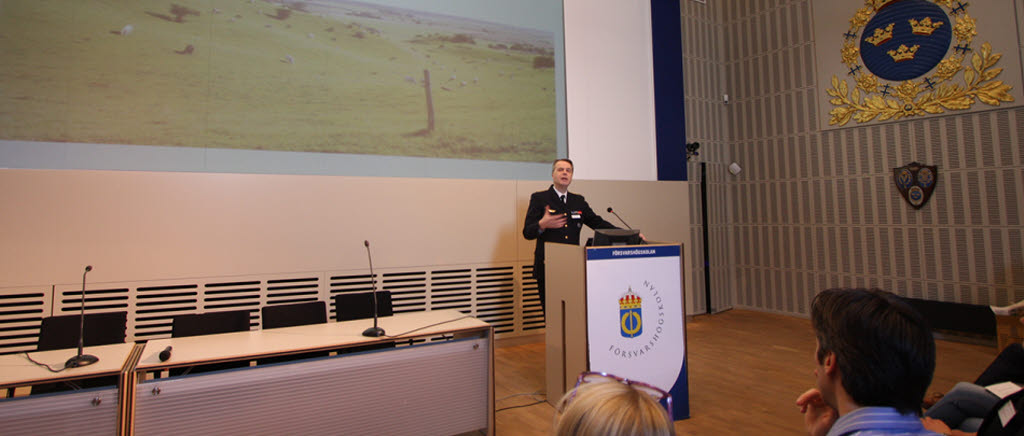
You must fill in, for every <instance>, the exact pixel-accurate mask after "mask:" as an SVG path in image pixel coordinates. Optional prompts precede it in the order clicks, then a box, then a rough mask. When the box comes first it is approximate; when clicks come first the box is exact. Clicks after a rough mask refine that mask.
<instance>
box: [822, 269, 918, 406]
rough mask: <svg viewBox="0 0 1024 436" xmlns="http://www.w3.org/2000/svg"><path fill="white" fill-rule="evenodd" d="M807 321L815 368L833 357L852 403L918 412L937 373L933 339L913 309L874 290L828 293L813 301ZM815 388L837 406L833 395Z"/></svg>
mask: <svg viewBox="0 0 1024 436" xmlns="http://www.w3.org/2000/svg"><path fill="white" fill-rule="evenodd" d="M811 321H812V323H813V325H814V332H815V335H816V336H817V339H818V350H817V360H818V364H819V365H821V364H822V363H823V362H824V361H825V359H826V358H827V357H829V355H830V354H831V355H832V358H833V359H834V363H835V366H836V367H838V370H839V371H838V372H839V378H840V380H841V385H842V386H841V387H842V389H843V390H844V391H845V393H846V394H847V395H848V396H849V397H850V398H851V399H852V400H853V402H854V403H856V404H857V405H859V407H876V406H881V407H892V408H895V409H897V410H899V411H900V413H904V414H908V413H915V414H920V408H921V400H922V399H923V398H924V395H925V390H926V389H928V385H930V384H931V381H932V373H933V372H934V370H935V341H934V339H933V338H932V332H931V329H930V328H929V327H928V325H927V323H926V322H925V320H924V318H923V317H922V316H921V315H920V314H919V313H918V312H917V311H916V310H914V309H913V308H911V307H910V306H909V305H908V304H907V303H906V302H904V301H903V300H901V299H900V298H899V297H897V296H896V295H893V294H891V293H889V292H885V291H881V290H878V289H827V290H825V291H822V292H821V293H820V294H818V295H817V296H816V297H815V298H814V302H813V305H812V307H811ZM820 380H821V376H819V381H820ZM820 384H821V383H820V382H819V385H820ZM819 388H821V390H822V394H823V397H824V398H825V400H826V402H828V403H830V405H832V406H833V407H836V405H835V404H834V403H835V401H836V398H835V392H826V389H825V388H824V387H821V386H819Z"/></svg>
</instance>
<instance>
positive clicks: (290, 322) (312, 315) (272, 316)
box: [261, 301, 327, 329]
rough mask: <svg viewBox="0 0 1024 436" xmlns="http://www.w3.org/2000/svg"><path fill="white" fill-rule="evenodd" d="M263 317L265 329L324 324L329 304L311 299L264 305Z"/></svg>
mask: <svg viewBox="0 0 1024 436" xmlns="http://www.w3.org/2000/svg"><path fill="white" fill-rule="evenodd" d="M261 318H262V320H263V328H265V329H275V328H278V327H292V326H297V325H308V324H324V323H326V322H327V304H326V303H324V302H323V301H311V302H308V303H297V304H277V305H271V306H263V309H262V310H261Z"/></svg>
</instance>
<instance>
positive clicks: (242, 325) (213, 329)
mask: <svg viewBox="0 0 1024 436" xmlns="http://www.w3.org/2000/svg"><path fill="white" fill-rule="evenodd" d="M246 330H249V311H248V310H229V311H224V312H207V313H196V314H190V315H178V316H176V317H174V318H173V319H172V320H171V337H172V338H184V337H188V336H200V335H213V334H217V333H231V332H244V331H246Z"/></svg>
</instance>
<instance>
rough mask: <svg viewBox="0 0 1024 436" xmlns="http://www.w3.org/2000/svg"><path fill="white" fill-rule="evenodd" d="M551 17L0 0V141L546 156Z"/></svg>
mask: <svg viewBox="0 0 1024 436" xmlns="http://www.w3.org/2000/svg"><path fill="white" fill-rule="evenodd" d="M459 5H469V6H472V7H473V9H472V10H468V11H465V12H463V11H462V10H459V9H458V8H457V6H459ZM560 26H561V2H560V1H550V0H530V1H517V0H479V1H471V0H451V1H449V0H442V1H437V2H434V1H431V2H427V1H414V0H403V1H399V0H379V1H376V2H374V1H367V2H356V1H347V0H311V1H280V0H279V1H268V0H172V1H153V0H143V1H139V0H2V1H0V55H2V57H3V62H0V140H5V141H25V142H29V143H34V142H64V143H85V144H121V145H158V146H179V147H209V148H228V149H253V150H275V151H302V152H327V153H355V154H369V155H389V156H416V157H437V158H454V159H478V160H501V161H516V162H547V161H550V160H551V159H553V158H555V157H556V148H557V138H556V137H557V133H556V130H557V128H556V123H557V121H556V116H557V115H556V93H557V92H561V91H559V90H556V68H555V67H556V65H555V64H556V62H558V63H560V62H561V60H559V59H557V58H556V51H560V50H556V48H557V47H556V44H561V41H560V38H561V36H560V35H561V31H560Z"/></svg>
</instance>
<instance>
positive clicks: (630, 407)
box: [554, 375, 675, 436]
mask: <svg viewBox="0 0 1024 436" xmlns="http://www.w3.org/2000/svg"><path fill="white" fill-rule="evenodd" d="M583 377H584V376H581V380H582V379H583ZM601 378H603V379H601ZM591 379H592V381H591V382H582V383H578V384H577V386H576V389H574V390H572V391H570V392H568V393H567V394H565V396H564V397H562V400H561V401H559V403H558V407H557V408H556V414H555V420H556V421H555V431H554V433H555V434H556V435H558V436H627V435H637V436H672V435H675V427H674V424H673V423H672V421H671V419H670V418H669V415H668V413H667V412H666V410H665V407H663V406H662V405H661V403H659V402H658V400H659V398H656V397H655V396H658V397H661V396H665V395H667V394H665V393H664V392H660V391H657V392H655V390H656V388H651V387H648V386H646V385H642V384H640V383H634V384H630V383H629V382H624V381H622V379H619V378H617V377H614V376H605V377H602V376H601V375H597V376H596V377H591Z"/></svg>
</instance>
